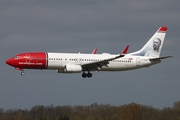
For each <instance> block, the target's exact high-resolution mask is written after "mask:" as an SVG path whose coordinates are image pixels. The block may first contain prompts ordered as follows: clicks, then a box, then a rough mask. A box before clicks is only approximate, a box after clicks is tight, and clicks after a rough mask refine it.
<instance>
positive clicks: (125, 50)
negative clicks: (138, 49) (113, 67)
mask: <svg viewBox="0 0 180 120" xmlns="http://www.w3.org/2000/svg"><path fill="white" fill-rule="evenodd" d="M128 49H129V45H128V46H126V48H125V49H124V50H123V52H122V54H123V55H124V54H126V53H127V51H128Z"/></svg>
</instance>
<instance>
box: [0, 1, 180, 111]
mask: <svg viewBox="0 0 180 120" xmlns="http://www.w3.org/2000/svg"><path fill="white" fill-rule="evenodd" d="M179 4H180V1H179V0H171V1H169V0H159V1H158V2H157V1H155V0H151V1H141V0H136V1H127V0H53V1H49V0H31V1H24V0H16V1H14V0H8V1H7V0H0V16H1V19H0V55H1V57H0V66H1V67H0V108H4V109H30V108H32V107H33V106H35V105H44V106H48V105H54V106H58V105H60V106H62V105H90V104H92V103H98V104H111V105H116V106H120V105H124V104H129V103H131V102H135V103H138V104H141V105H148V106H152V107H155V108H159V109H162V108H164V107H173V103H174V102H177V101H180V95H179V93H180V79H179V78H180V74H179V72H180V62H179V59H180V56H179V52H178V51H180V47H179V44H180V40H179V35H180V28H179V27H180V7H179ZM160 26H167V27H168V31H167V34H166V38H165V42H164V45H163V48H162V51H161V56H166V55H173V57H172V58H168V59H165V60H163V61H162V62H161V63H160V64H157V65H154V66H151V67H148V68H142V69H137V70H132V71H123V72H93V77H92V78H90V79H89V78H86V79H84V78H82V77H81V73H74V74H59V73H57V72H56V71H54V70H43V71H41V70H25V75H24V76H21V75H20V72H21V71H19V70H15V69H14V68H13V67H11V66H9V65H7V64H6V63H5V61H6V60H7V59H8V58H10V57H13V56H14V55H15V54H18V53H23V52H29V51H47V52H71V53H72V52H73V53H78V52H81V53H91V52H92V51H93V49H94V48H98V51H97V53H99V54H101V53H111V54H119V53H121V51H122V50H123V49H124V48H125V46H126V45H130V48H129V51H128V52H134V51H137V50H139V49H140V48H141V47H142V46H143V45H144V44H145V43H146V42H147V41H148V40H149V39H150V37H151V36H152V35H153V34H154V33H155V32H156V31H157V29H158V28H159V27H160Z"/></svg>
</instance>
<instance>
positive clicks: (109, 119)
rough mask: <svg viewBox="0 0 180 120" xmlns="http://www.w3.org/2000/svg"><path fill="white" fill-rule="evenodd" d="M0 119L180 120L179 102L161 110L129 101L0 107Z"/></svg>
mask: <svg viewBox="0 0 180 120" xmlns="http://www.w3.org/2000/svg"><path fill="white" fill-rule="evenodd" d="M0 120H180V102H176V103H174V107H173V108H164V109H162V110H160V109H156V108H153V107H150V106H145V105H140V104H137V103H130V104H127V105H122V106H113V105H109V104H105V105H104V104H100V105H99V104H96V103H94V104H91V105H89V106H69V105H68V106H56V107H55V106H53V105H51V106H42V105H37V106H34V107H32V108H31V109H30V110H28V109H25V110H21V109H14V110H12V109H9V110H3V109H0Z"/></svg>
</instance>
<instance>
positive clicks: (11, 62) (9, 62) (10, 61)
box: [6, 58, 13, 66]
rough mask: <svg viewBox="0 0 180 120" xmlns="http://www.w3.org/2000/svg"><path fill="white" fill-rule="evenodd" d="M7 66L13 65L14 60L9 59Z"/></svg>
mask: <svg viewBox="0 0 180 120" xmlns="http://www.w3.org/2000/svg"><path fill="white" fill-rule="evenodd" d="M6 64H8V65H11V66H12V65H13V60H12V59H11V58H10V59H7V60H6Z"/></svg>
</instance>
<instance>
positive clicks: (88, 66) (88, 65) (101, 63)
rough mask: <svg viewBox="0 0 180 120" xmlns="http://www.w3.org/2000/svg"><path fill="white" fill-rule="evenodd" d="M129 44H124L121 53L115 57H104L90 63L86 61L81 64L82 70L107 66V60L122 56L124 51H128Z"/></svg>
mask: <svg viewBox="0 0 180 120" xmlns="http://www.w3.org/2000/svg"><path fill="white" fill-rule="evenodd" d="M128 48H129V45H128V46H126V48H125V49H124V50H123V52H122V54H119V55H117V56H115V57H112V58H108V59H104V60H101V61H96V62H91V63H86V64H81V66H82V68H83V70H89V71H91V70H100V69H101V68H102V67H103V66H106V67H108V64H109V61H111V60H115V59H118V58H121V57H124V56H125V54H126V52H127V51H128Z"/></svg>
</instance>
